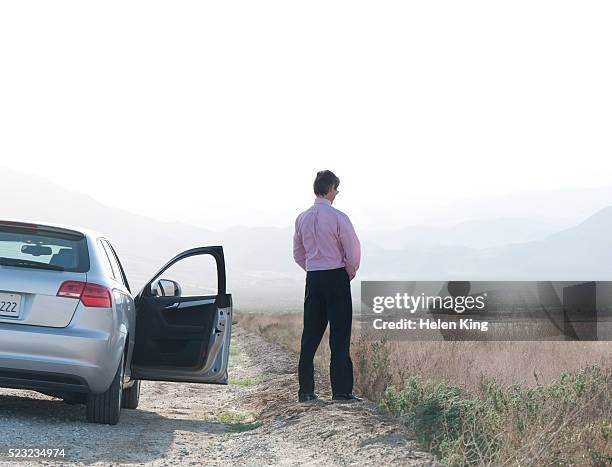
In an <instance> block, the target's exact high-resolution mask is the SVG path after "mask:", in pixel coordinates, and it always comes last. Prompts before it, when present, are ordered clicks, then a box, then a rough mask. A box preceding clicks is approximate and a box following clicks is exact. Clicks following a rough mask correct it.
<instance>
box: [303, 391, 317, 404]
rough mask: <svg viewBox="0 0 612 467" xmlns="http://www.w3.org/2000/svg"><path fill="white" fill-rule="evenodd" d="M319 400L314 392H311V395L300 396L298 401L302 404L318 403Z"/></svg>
mask: <svg viewBox="0 0 612 467" xmlns="http://www.w3.org/2000/svg"><path fill="white" fill-rule="evenodd" d="M318 398H319V396H317V395H316V394H315V393H314V392H311V393H310V394H298V400H299V401H300V402H310V401H316V400H317V399H318Z"/></svg>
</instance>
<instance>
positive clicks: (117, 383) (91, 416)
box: [87, 358, 123, 425]
mask: <svg viewBox="0 0 612 467" xmlns="http://www.w3.org/2000/svg"><path fill="white" fill-rule="evenodd" d="M122 395H123V358H121V362H120V363H119V368H117V373H115V377H114V378H113V382H112V383H111V385H110V387H109V388H108V389H107V390H106V391H105V392H103V393H102V394H89V396H88V397H87V421H88V422H91V423H100V424H105V425H116V424H117V423H118V422H119V415H120V414H121V396H122Z"/></svg>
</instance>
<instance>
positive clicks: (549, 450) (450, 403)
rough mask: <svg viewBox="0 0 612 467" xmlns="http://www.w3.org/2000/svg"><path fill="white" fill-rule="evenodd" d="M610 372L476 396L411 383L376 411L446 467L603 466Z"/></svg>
mask: <svg viewBox="0 0 612 467" xmlns="http://www.w3.org/2000/svg"><path fill="white" fill-rule="evenodd" d="M611 393H612V384H611V376H610V372H609V371H608V372H604V371H602V370H601V369H599V368H597V367H591V368H587V369H585V370H583V371H580V372H577V373H574V374H569V373H566V374H563V375H562V377H561V378H560V380H559V381H558V382H556V383H554V384H550V385H546V386H544V385H537V386H535V387H522V386H519V385H514V386H508V387H503V386H501V385H499V384H498V383H497V382H496V381H495V380H493V379H490V378H483V379H482V380H481V382H480V385H479V387H478V390H476V391H471V392H470V391H468V390H466V389H465V388H462V387H459V386H456V385H452V384H446V383H441V384H440V383H439V384H434V383H431V382H428V381H423V380H421V379H420V378H418V377H416V376H413V377H411V378H408V379H407V380H405V381H404V383H403V385H402V387H397V386H389V387H388V388H387V390H386V391H385V392H384V394H383V396H382V398H381V400H380V404H381V406H382V407H383V408H384V409H385V410H386V411H387V412H389V413H390V414H393V415H395V416H398V417H399V418H400V419H401V420H402V422H403V423H404V424H405V425H406V426H407V427H408V428H409V429H410V430H411V431H412V432H413V433H414V434H415V436H416V438H417V439H418V440H419V442H420V443H422V444H423V445H424V446H426V447H427V448H429V449H430V450H431V451H432V452H434V453H435V454H436V455H437V456H438V457H439V459H440V460H441V461H442V462H444V463H446V464H448V465H495V464H502V463H510V464H522V465H524V464H540V465H566V464H577V465H583V464H588V463H590V464H592V465H609V462H610V461H612V457H611V453H610V450H609V449H610V439H611V435H610V432H611V431H612V429H611V428H610V411H611V409H610V394H611Z"/></svg>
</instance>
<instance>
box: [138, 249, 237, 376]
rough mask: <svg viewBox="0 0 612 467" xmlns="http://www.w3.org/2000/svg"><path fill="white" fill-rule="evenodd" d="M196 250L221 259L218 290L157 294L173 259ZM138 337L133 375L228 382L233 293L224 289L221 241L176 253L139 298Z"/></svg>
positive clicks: (179, 258) (174, 261)
mask: <svg viewBox="0 0 612 467" xmlns="http://www.w3.org/2000/svg"><path fill="white" fill-rule="evenodd" d="M197 254H210V255H212V256H213V257H214V258H215V260H216V263H217V274H218V293H217V294H216V295H207V296H189V297H182V296H178V297H176V296H154V295H152V294H151V293H150V289H151V283H153V282H154V281H155V280H156V279H157V278H159V276H160V275H161V274H163V272H164V271H165V270H166V269H167V268H168V267H170V266H171V265H172V264H175V263H176V262H178V261H180V260H181V259H184V258H187V257H189V256H193V255H197ZM136 309H137V315H136V337H135V345H134V355H133V358H132V375H133V377H134V378H137V379H151V380H164V381H190V382H202V383H218V384H225V383H227V365H228V358H229V345H230V339H231V319H232V297H231V295H230V294H227V293H225V264H224V258H223V249H222V248H221V247H202V248H196V249H193V250H188V251H186V252H183V253H181V254H180V255H177V256H176V257H175V258H173V260H171V261H170V262H168V264H166V265H165V266H164V267H163V268H162V269H161V270H160V271H159V272H158V273H157V274H156V275H155V276H154V277H153V279H151V280H150V281H149V282H148V283H147V284H146V285H145V287H144V288H143V290H142V291H141V293H140V294H139V295H138V296H137V298H136Z"/></svg>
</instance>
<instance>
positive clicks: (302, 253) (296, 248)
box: [293, 217, 306, 271]
mask: <svg viewBox="0 0 612 467" xmlns="http://www.w3.org/2000/svg"><path fill="white" fill-rule="evenodd" d="M299 220H300V218H299V217H298V218H297V219H296V221H295V233H294V234H293V259H294V260H295V262H296V263H297V264H299V265H300V267H301V268H302V269H303V270H304V271H306V249H305V248H304V243H303V242H302V235H301V234H300V230H299V228H298V221H299Z"/></svg>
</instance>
